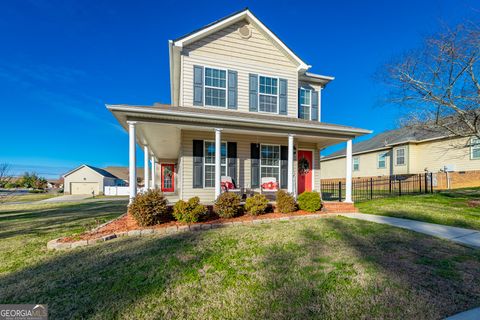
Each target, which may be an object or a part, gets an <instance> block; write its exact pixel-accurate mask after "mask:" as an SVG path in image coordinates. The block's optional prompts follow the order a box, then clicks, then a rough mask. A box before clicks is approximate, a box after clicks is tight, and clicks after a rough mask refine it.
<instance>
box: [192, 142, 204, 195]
mask: <svg viewBox="0 0 480 320" xmlns="http://www.w3.org/2000/svg"><path fill="white" fill-rule="evenodd" d="M192 174H193V187H194V188H203V140H193V171H192Z"/></svg>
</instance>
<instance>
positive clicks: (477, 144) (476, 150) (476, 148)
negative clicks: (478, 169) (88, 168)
mask: <svg viewBox="0 0 480 320" xmlns="http://www.w3.org/2000/svg"><path fill="white" fill-rule="evenodd" d="M470 155H471V158H472V159H480V139H479V138H477V137H473V138H472V139H471V140H470Z"/></svg>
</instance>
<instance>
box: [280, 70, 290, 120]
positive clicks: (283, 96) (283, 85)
mask: <svg viewBox="0 0 480 320" xmlns="http://www.w3.org/2000/svg"><path fill="white" fill-rule="evenodd" d="M287 91H288V81H287V79H279V90H278V99H279V101H278V106H279V112H278V113H279V114H284V115H286V114H287V104H288V103H287Z"/></svg>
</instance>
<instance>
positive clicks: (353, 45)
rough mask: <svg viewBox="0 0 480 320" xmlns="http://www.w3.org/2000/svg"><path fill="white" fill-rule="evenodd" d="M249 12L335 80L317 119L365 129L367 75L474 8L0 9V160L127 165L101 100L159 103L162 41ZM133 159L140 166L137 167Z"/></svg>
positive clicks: (132, 5)
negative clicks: (221, 19) (239, 13)
mask: <svg viewBox="0 0 480 320" xmlns="http://www.w3.org/2000/svg"><path fill="white" fill-rule="evenodd" d="M244 7H249V8H250V9H251V10H252V11H253V13H254V14H256V15H257V17H259V18H260V19H261V20H262V21H263V22H264V23H265V24H266V25H267V26H268V27H269V28H270V29H272V30H273V31H274V32H275V33H276V34H277V35H278V36H279V37H280V38H281V39H282V40H283V41H284V42H285V43H287V45H288V46H289V47H291V48H292V49H293V50H294V51H295V52H296V53H297V54H298V55H299V56H300V57H301V58H302V59H303V60H304V61H306V62H307V63H309V64H311V65H312V66H313V68H312V69H311V71H312V72H316V73H321V74H325V75H332V76H335V78H336V79H335V81H333V82H332V83H331V84H329V86H328V87H327V88H326V90H324V94H323V102H322V104H323V121H325V122H332V123H339V124H346V125H352V126H357V127H362V128H367V129H372V130H374V131H375V132H381V131H383V130H385V129H389V128H393V127H394V126H395V125H396V119H397V117H398V114H399V110H398V109H397V108H393V107H385V106H379V105H378V103H377V102H378V100H379V99H381V98H382V95H383V93H384V88H382V87H381V86H380V85H378V84H377V83H376V82H375V80H374V79H373V74H374V73H375V71H376V70H377V69H378V68H379V67H380V66H381V65H382V64H384V63H385V62H388V61H389V60H390V59H392V58H393V57H395V56H397V55H399V54H401V53H402V52H404V51H406V50H408V49H412V48H415V47H417V46H419V45H420V44H421V39H422V38H423V37H424V36H426V35H429V34H431V33H433V32H435V31H436V30H438V28H439V26H440V25H441V24H442V23H447V24H450V25H453V24H456V23H458V22H460V21H462V20H463V19H465V18H469V17H472V16H474V15H478V12H479V11H478V10H479V9H480V3H479V2H478V1H469V0H459V1H451V0H450V1H443V0H442V1H440V0H435V1H418V0H416V1H410V0H407V1H405V0H404V1H397V2H396V3H394V2H393V1H312V2H308V1H302V2H301V3H300V2H298V1H278V0H277V1H235V0H231V1H208V2H204V1H186V0H184V1H168V0H167V1H141V0H136V1H103V0H82V1H80V0H79V1H68V0H63V1H61V0H59V1H56V0H55V1H54V0H29V1H27V0H25V1H14V0H12V1H4V2H2V4H1V6H0V40H1V42H2V49H1V50H0V108H1V118H2V120H3V121H1V123H2V129H3V130H2V138H1V140H0V141H1V142H0V162H7V163H9V164H10V165H11V166H12V168H13V171H14V172H16V173H18V172H23V171H25V170H34V171H36V172H38V173H39V174H42V175H44V176H47V177H55V176H58V175H59V174H61V173H64V172H66V171H68V170H69V169H71V168H73V167H75V166H77V165H79V164H82V163H88V164H91V165H95V166H106V165H127V164H128V137H127V134H126V133H125V132H124V131H123V129H122V128H120V126H119V125H118V124H117V122H116V120H115V119H114V118H113V116H112V115H111V114H110V113H109V112H108V111H107V110H106V109H105V104H106V103H111V104H115V103H127V104H152V103H154V102H163V103H169V101H170V95H169V73H168V40H169V39H173V38H176V37H178V36H181V35H183V34H185V33H188V32H190V31H192V30H193V29H196V28H198V27H201V26H203V25H205V24H208V23H210V22H212V21H214V20H216V19H218V18H221V17H223V16H225V15H228V14H230V13H232V12H234V11H237V10H239V9H242V8H244ZM142 161H143V160H142V155H141V152H140V151H138V163H139V164H141V163H142Z"/></svg>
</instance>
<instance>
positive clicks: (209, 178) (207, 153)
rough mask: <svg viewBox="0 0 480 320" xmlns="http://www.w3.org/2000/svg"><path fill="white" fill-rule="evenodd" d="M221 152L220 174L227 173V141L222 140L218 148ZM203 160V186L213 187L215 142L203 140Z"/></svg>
mask: <svg viewBox="0 0 480 320" xmlns="http://www.w3.org/2000/svg"><path fill="white" fill-rule="evenodd" d="M220 154H221V167H220V175H222V176H226V175H227V143H226V142H222V144H221V148H220ZM204 161H205V177H204V179H205V182H204V185H205V188H213V187H215V142H213V141H205V148H204Z"/></svg>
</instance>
